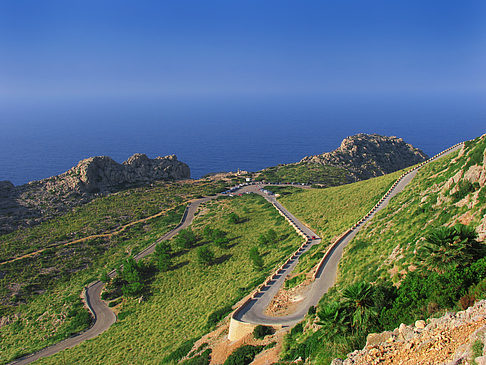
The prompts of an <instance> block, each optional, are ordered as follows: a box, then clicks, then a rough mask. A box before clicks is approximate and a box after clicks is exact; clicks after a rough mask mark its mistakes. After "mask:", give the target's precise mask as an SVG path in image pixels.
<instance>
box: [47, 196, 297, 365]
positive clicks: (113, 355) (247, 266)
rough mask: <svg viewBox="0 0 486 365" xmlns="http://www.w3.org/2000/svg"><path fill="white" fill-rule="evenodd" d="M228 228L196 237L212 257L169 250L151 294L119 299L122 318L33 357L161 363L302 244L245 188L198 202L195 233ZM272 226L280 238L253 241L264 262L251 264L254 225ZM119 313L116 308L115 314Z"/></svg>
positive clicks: (259, 227)
mask: <svg viewBox="0 0 486 365" xmlns="http://www.w3.org/2000/svg"><path fill="white" fill-rule="evenodd" d="M229 212H235V213H236V214H237V215H238V216H240V217H242V218H245V219H244V221H243V222H242V223H238V224H234V225H231V226H227V225H226V222H227V219H225V217H226V216H227V214H228V213H229ZM208 225H210V226H211V227H212V228H219V229H222V230H225V231H226V232H227V238H228V239H229V245H228V248H219V247H217V246H215V245H214V244H213V243H210V242H205V241H200V242H198V244H197V245H199V247H200V246H201V245H209V246H211V249H212V250H213V251H214V252H215V255H216V258H217V259H216V263H215V264H213V265H210V266H202V265H200V264H197V262H196V253H195V250H196V248H194V249H191V250H188V251H184V252H179V253H178V254H176V255H175V257H174V265H175V267H176V268H175V269H174V270H172V271H169V272H167V273H158V274H157V275H156V277H155V279H154V281H153V282H152V284H151V292H152V295H151V296H150V297H148V298H147V300H146V301H145V302H142V303H138V301H137V300H128V301H125V302H124V303H123V304H122V306H121V314H123V313H124V315H123V316H122V317H123V319H122V320H120V321H118V322H117V323H116V324H115V325H114V326H112V327H111V328H110V329H109V330H108V331H106V332H105V333H103V334H102V335H100V336H98V337H97V338H96V339H94V340H92V341H88V342H84V343H82V344H81V345H79V346H77V347H75V348H73V349H69V350H66V351H63V352H62V353H60V354H58V355H55V356H52V357H50V358H48V359H44V360H41V361H40V362H39V363H41V364H42V363H46V364H47V363H59V362H60V361H62V359H63V358H68V359H69V361H70V362H73V363H88V362H90V363H106V364H118V363H134V364H136V363H140V364H141V363H143V364H147V363H148V364H150V363H154V364H155V363H160V359H162V358H164V357H165V356H168V355H169V354H170V353H171V352H172V351H173V350H174V349H176V348H177V347H178V346H180V345H181V344H183V343H184V342H185V341H186V339H187V338H195V337H198V336H201V335H202V334H204V333H205V331H206V330H207V325H206V322H207V319H208V314H209V313H211V312H212V311H214V310H216V309H218V308H224V307H226V306H227V305H228V304H234V303H235V301H236V300H238V299H239V298H241V297H242V296H244V295H246V294H248V293H249V292H250V291H251V290H252V289H253V288H254V287H255V286H256V285H257V283H258V282H261V281H262V279H263V278H262V277H263V276H265V275H266V274H267V273H269V272H270V271H271V270H272V269H273V268H274V267H276V266H277V265H279V264H280V263H281V262H283V261H284V260H285V259H286V258H287V256H288V255H289V254H290V253H291V252H293V250H295V248H296V247H297V246H299V245H300V244H301V238H300V237H299V236H297V234H296V233H295V231H294V230H293V229H292V228H291V227H290V226H289V225H288V224H287V223H286V222H285V220H284V219H283V218H282V217H281V216H280V215H279V214H278V213H277V211H276V210H275V209H274V208H273V207H272V206H271V205H270V204H269V203H267V202H266V201H265V200H264V199H263V198H262V197H260V196H256V195H245V196H243V197H236V198H224V199H219V200H217V201H213V202H210V203H208V204H206V205H205V206H203V207H202V210H201V212H200V213H199V214H198V215H197V218H196V220H195V222H194V224H193V229H194V231H195V232H196V233H198V234H201V233H202V230H203V228H204V227H205V226H208ZM270 228H273V229H274V230H275V231H277V232H278V235H279V243H278V244H275V245H269V246H264V247H262V246H260V247H259V249H260V252H261V253H262V255H263V258H264V269H263V271H262V272H257V271H255V270H254V269H253V268H252V265H251V263H250V259H249V255H248V251H249V249H250V248H251V247H253V246H255V245H258V237H259V235H260V233H261V232H262V231H264V230H266V229H270ZM119 318H120V316H119Z"/></svg>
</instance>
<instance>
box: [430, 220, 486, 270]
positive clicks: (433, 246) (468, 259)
mask: <svg viewBox="0 0 486 365" xmlns="http://www.w3.org/2000/svg"><path fill="white" fill-rule="evenodd" d="M425 238H426V244H425V245H424V247H423V256H424V257H423V261H424V262H425V263H426V264H427V265H429V266H430V267H432V268H434V269H436V270H437V271H439V272H444V271H445V270H446V268H447V267H448V266H450V265H452V266H455V267H458V266H466V265H469V264H471V263H472V262H474V261H476V260H478V259H479V258H481V257H483V256H484V246H483V245H482V244H480V243H479V242H478V241H477V234H476V232H475V231H474V229H473V228H472V227H469V226H465V225H463V224H456V225H455V226H454V227H439V228H437V229H436V230H434V231H433V232H431V233H430V234H428V235H427V236H426V237H425Z"/></svg>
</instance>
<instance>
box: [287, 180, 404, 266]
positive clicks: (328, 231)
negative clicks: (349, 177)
mask: <svg viewBox="0 0 486 365" xmlns="http://www.w3.org/2000/svg"><path fill="white" fill-rule="evenodd" d="M400 174H401V171H398V172H395V173H392V174H388V175H384V176H381V177H377V178H373V179H369V180H366V181H360V182H356V183H352V184H348V185H342V186H337V187H331V188H327V189H311V190H308V189H300V191H295V190H290V192H292V191H294V192H293V193H291V194H285V195H283V196H282V198H280V202H281V203H282V204H283V205H284V206H285V207H286V208H287V209H288V210H289V211H290V212H292V214H294V215H295V216H296V217H297V218H298V219H299V220H301V221H302V222H304V223H305V224H307V225H308V226H309V227H310V228H311V229H313V230H314V231H315V232H316V233H317V234H318V235H319V236H320V237H321V238H322V243H321V244H320V245H319V246H314V247H312V248H311V249H310V250H309V251H308V252H306V253H305V254H303V255H302V256H301V258H300V259H299V264H298V265H297V268H296V270H295V274H298V273H300V272H306V271H309V270H310V269H311V268H312V267H313V266H314V265H315V264H316V263H317V262H318V261H319V260H320V259H321V258H322V252H323V251H325V249H326V248H327V247H328V246H329V245H330V243H331V242H333V240H334V239H335V238H337V236H339V235H340V234H341V233H343V232H344V231H346V230H347V229H348V228H349V227H351V226H352V225H353V224H354V223H355V222H356V221H357V220H359V219H360V218H361V217H362V216H364V215H365V214H366V213H367V212H368V211H369V210H370V209H371V208H372V207H373V206H374V205H375V204H376V202H377V201H378V200H379V199H380V198H381V197H382V196H383V194H384V193H385V192H386V191H387V190H388V189H389V187H390V186H391V185H392V184H393V182H394V181H395V180H396V179H397V178H398V176H400Z"/></svg>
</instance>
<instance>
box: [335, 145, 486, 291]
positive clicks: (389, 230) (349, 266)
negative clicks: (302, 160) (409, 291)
mask: <svg viewBox="0 0 486 365" xmlns="http://www.w3.org/2000/svg"><path fill="white" fill-rule="evenodd" d="M477 145H480V144H474V145H471V147H470V149H475V150H476V148H477ZM483 148H484V146H483ZM469 155H470V154H469V153H468V152H466V154H465V155H463V156H462V157H461V158H457V159H456V157H457V153H454V154H451V155H449V156H446V157H443V158H441V159H440V160H438V161H435V162H433V163H431V164H429V165H426V166H424V168H422V169H421V170H420V171H419V172H418V174H417V176H416V177H415V178H414V179H413V180H412V182H411V183H410V184H409V185H408V186H407V187H406V188H405V190H404V191H403V192H402V193H401V194H399V195H397V196H396V197H394V198H393V199H392V201H391V202H390V204H389V205H388V207H387V208H385V209H384V210H382V211H380V212H379V213H378V214H377V215H376V216H375V218H374V219H373V221H372V222H371V223H370V224H369V225H367V226H366V227H365V228H364V229H363V230H361V231H360V232H359V233H358V235H357V236H356V237H355V239H354V240H353V241H352V242H351V243H350V244H349V245H348V246H347V247H346V249H345V253H344V256H343V259H342V260H341V262H340V266H339V272H340V274H339V277H338V283H339V285H349V284H351V283H352V282H353V281H354V280H355V278H356V277H360V278H361V279H362V280H366V281H370V282H372V281H375V280H377V279H379V278H381V279H384V280H389V279H392V280H393V281H394V283H395V284H396V283H398V282H399V281H400V280H401V279H402V278H403V276H404V275H406V274H407V272H409V271H410V270H413V269H414V267H416V266H417V265H420V259H419V257H418V256H417V253H418V251H419V250H420V247H421V245H422V241H423V237H424V236H425V235H426V234H427V232H429V231H430V230H431V229H433V228H435V227H437V226H439V225H444V224H447V225H451V224H453V223H454V222H456V221H457V220H458V219H460V218H461V217H467V219H468V221H469V222H468V223H469V224H470V225H472V226H473V227H475V226H477V225H478V224H479V221H480V220H481V219H482V218H483V215H484V214H483V210H484V208H486V204H485V202H482V201H481V200H478V203H476V204H474V205H473V206H472V205H469V206H468V205H467V204H466V205H461V204H457V203H458V201H459V200H462V199H471V197H472V195H473V194H474V192H475V191H476V190H478V188H479V186H477V187H473V185H474V184H465V183H464V182H463V181H464V180H461V181H460V182H459V183H458V184H457V188H458V189H459V190H457V191H461V186H463V185H467V190H466V192H461V193H460V197H459V198H458V197H457V194H456V193H453V192H452V188H453V187H454V186H456V184H453V186H451V188H450V189H447V186H446V185H445V184H446V182H447V181H448V180H449V179H450V178H451V177H452V176H454V175H456V174H457V173H458V172H459V170H466V171H467V169H468V168H469V166H468V164H469V161H470V156H469ZM483 189H484V188H483ZM439 197H440V199H439ZM438 201H439V202H441V203H438Z"/></svg>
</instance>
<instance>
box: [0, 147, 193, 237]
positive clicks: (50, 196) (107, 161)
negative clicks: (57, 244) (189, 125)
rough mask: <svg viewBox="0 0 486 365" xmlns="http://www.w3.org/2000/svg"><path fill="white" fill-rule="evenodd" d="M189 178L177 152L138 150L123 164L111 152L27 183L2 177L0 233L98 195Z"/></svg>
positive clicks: (63, 210) (49, 215) (0, 189)
mask: <svg viewBox="0 0 486 365" xmlns="http://www.w3.org/2000/svg"><path fill="white" fill-rule="evenodd" d="M188 178H190V169H189V166H187V165H186V164H185V163H183V162H181V161H179V160H177V157H176V156H175V155H170V156H165V157H157V158H154V159H150V158H148V157H147V156H146V155H144V154H140V153H137V154H135V155H133V156H131V157H130V158H129V159H127V160H126V161H125V162H123V163H121V164H120V163H118V162H116V161H114V160H113V159H112V158H110V157H108V156H97V157H90V158H87V159H85V160H81V161H80V162H79V163H78V164H77V165H76V166H75V167H73V168H71V169H70V170H68V171H66V172H65V173H63V174H60V175H57V176H53V177H49V178H47V179H43V180H38V181H31V182H29V183H27V184H24V185H19V186H14V185H13V184H12V183H11V182H10V181H0V233H7V232H10V231H12V230H15V229H16V228H18V227H19V226H30V225H34V224H37V223H39V222H42V221H44V220H46V219H49V218H51V217H53V216H55V215H57V214H60V213H63V212H65V211H68V210H70V209H71V208H72V207H74V206H77V205H80V204H84V203H87V202H88V201H90V200H92V199H93V198H95V197H96V196H100V195H105V194H110V193H113V192H116V191H119V190H121V189H125V188H129V187H134V186H140V185H144V184H150V183H152V182H154V181H158V180H180V179H188Z"/></svg>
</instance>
